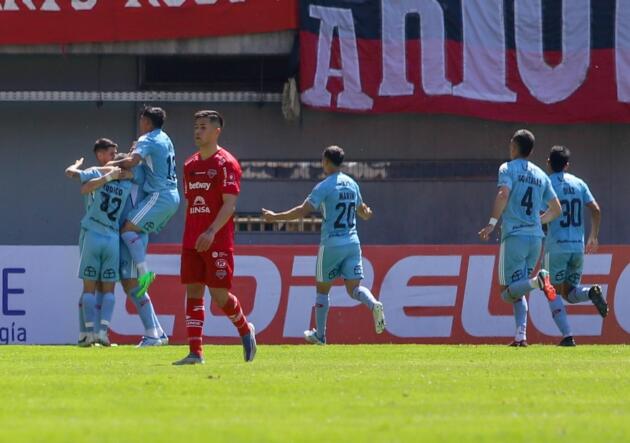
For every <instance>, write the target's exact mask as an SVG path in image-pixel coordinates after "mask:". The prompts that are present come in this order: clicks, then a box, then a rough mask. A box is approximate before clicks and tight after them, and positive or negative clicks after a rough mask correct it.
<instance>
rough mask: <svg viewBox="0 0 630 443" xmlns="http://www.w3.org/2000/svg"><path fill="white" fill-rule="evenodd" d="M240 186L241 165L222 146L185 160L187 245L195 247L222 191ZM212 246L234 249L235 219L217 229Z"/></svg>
mask: <svg viewBox="0 0 630 443" xmlns="http://www.w3.org/2000/svg"><path fill="white" fill-rule="evenodd" d="M240 190H241V166H240V165H239V164H238V160H236V158H234V157H233V156H232V154H230V153H229V152H228V151H226V150H225V149H223V148H219V150H218V151H217V152H216V153H215V154H214V155H212V156H211V157H209V158H207V159H205V160H203V159H202V158H201V154H200V153H199V152H197V153H196V154H194V155H192V156H191V157H189V158H188V159H187V160H186V163H184V196H185V197H186V201H187V202H188V209H187V211H186V226H185V228H184V241H183V247H184V249H194V248H195V243H196V242H197V238H199V236H200V235H201V234H202V233H203V232H204V231H206V230H207V229H208V228H209V227H210V225H211V224H212V222H214V220H215V218H216V216H217V214H218V213H219V210H220V209H221V206H223V194H234V195H238V194H239V192H240ZM211 248H212V250H219V251H233V250H234V221H233V219H232V218H230V219H229V220H228V221H227V223H225V225H224V226H223V228H221V229H220V230H219V232H217V233H216V235H215V237H214V243H213V244H212V246H211Z"/></svg>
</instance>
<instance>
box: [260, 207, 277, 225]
mask: <svg viewBox="0 0 630 443" xmlns="http://www.w3.org/2000/svg"><path fill="white" fill-rule="evenodd" d="M275 217H276V213H275V212H273V211H270V210H269V209H265V208H262V218H263V220H265V221H266V222H267V223H271V222H274V221H276V218H275Z"/></svg>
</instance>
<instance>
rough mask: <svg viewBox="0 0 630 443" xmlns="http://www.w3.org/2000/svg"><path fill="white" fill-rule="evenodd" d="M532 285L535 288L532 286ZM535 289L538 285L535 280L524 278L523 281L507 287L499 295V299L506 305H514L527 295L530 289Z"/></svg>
mask: <svg viewBox="0 0 630 443" xmlns="http://www.w3.org/2000/svg"><path fill="white" fill-rule="evenodd" d="M532 280H533V282H532ZM534 284H535V285H536V286H533V285H534ZM537 287H538V283H537V282H536V279H529V278H524V279H523V280H519V281H516V282H514V283H512V284H511V285H510V286H508V287H507V288H506V289H505V291H503V292H502V293H501V298H502V299H503V300H505V301H506V302H508V303H514V302H515V301H517V300H519V299H520V298H521V297H522V296H523V295H525V294H528V293H529V292H530V291H531V290H532V289H534V288H537Z"/></svg>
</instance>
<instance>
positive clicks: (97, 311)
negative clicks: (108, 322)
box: [94, 291, 103, 334]
mask: <svg viewBox="0 0 630 443" xmlns="http://www.w3.org/2000/svg"><path fill="white" fill-rule="evenodd" d="M102 306H103V294H102V293H101V292H98V291H97V292H96V305H95V306H94V332H96V333H97V334H98V331H100V330H101V307H102Z"/></svg>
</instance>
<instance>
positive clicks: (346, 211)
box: [335, 203, 357, 229]
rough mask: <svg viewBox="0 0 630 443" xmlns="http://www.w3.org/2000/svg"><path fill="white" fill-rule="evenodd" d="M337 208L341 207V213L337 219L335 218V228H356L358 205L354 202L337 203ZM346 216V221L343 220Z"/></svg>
mask: <svg viewBox="0 0 630 443" xmlns="http://www.w3.org/2000/svg"><path fill="white" fill-rule="evenodd" d="M335 209H337V210H340V209H341V211H340V212H339V215H338V216H337V220H335V229H346V228H354V225H355V214H356V212H357V205H356V204H354V203H350V204H347V203H337V206H335ZM344 216H345V219H346V223H344V222H343V219H344Z"/></svg>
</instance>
